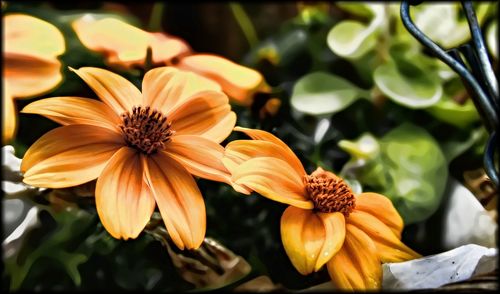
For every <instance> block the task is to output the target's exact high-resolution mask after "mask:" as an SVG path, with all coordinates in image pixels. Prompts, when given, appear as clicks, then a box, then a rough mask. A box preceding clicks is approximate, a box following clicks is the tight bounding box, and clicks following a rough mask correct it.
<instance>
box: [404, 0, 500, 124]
mask: <svg viewBox="0 0 500 294" xmlns="http://www.w3.org/2000/svg"><path fill="white" fill-rule="evenodd" d="M400 12H401V20H402V21H403V25H404V26H405V27H406V29H407V30H408V31H409V32H410V34H412V35H413V36H414V37H415V38H416V39H417V40H418V41H419V42H420V43H422V44H423V45H424V46H426V47H428V48H429V49H431V50H432V52H433V53H434V54H436V55H437V57H438V58H439V59H441V60H442V61H443V62H444V63H446V64H447V65H448V66H449V67H451V68H452V69H453V70H454V71H455V72H457V73H458V74H459V75H460V76H461V77H462V78H463V79H464V81H465V82H466V83H467V84H468V85H469V86H470V88H471V89H472V90H473V92H474V93H475V94H476V95H471V96H475V97H472V98H473V99H474V98H475V102H476V103H475V104H476V105H477V107H479V108H480V112H481V113H483V114H484V116H485V117H484V118H483V119H484V122H485V126H486V129H487V130H488V132H489V133H492V132H493V131H494V130H496V129H497V127H498V114H497V113H496V110H495V107H492V106H493V105H491V103H490V99H489V98H488V96H487V95H486V93H485V92H484V90H483V89H482V87H481V85H480V84H479V83H478V82H477V80H476V79H475V78H474V76H472V75H471V73H470V72H469V71H468V70H467V68H465V67H464V66H462V65H461V64H460V63H459V62H458V61H456V60H455V59H453V57H451V56H450V55H448V54H447V53H446V52H445V51H444V50H443V49H442V48H441V47H439V45H437V44H436V43H434V42H433V41H432V40H431V39H429V38H428V37H427V36H426V35H424V34H423V33H422V31H420V30H419V29H418V28H417V27H416V26H415V25H414V24H413V22H412V21H411V18H410V14H409V3H408V1H407V0H403V1H402V3H401V10H400Z"/></svg>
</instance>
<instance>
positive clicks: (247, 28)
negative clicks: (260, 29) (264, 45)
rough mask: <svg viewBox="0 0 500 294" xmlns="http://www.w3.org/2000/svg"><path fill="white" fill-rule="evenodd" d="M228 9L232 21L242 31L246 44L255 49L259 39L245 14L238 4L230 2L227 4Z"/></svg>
mask: <svg viewBox="0 0 500 294" xmlns="http://www.w3.org/2000/svg"><path fill="white" fill-rule="evenodd" d="M229 7H230V8H231V12H232V13H233V15H234V19H235V20H236V22H238V25H239V26H240V28H241V30H242V31H243V34H244V35H245V38H246V39H247V42H248V44H249V45H250V47H251V48H253V47H255V46H256V45H257V44H258V43H259V39H258V38H257V33H256V32H255V28H254V26H253V24H252V22H251V21H250V18H249V17H248V15H247V13H246V12H245V10H244V9H243V7H242V6H241V4H239V3H235V2H231V3H229Z"/></svg>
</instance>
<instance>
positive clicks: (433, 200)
mask: <svg viewBox="0 0 500 294" xmlns="http://www.w3.org/2000/svg"><path fill="white" fill-rule="evenodd" d="M474 8H475V10H476V14H477V16H478V19H479V22H480V24H481V28H482V30H483V32H484V34H485V35H484V36H485V40H486V43H487V47H488V50H489V53H490V57H491V59H492V64H493V66H494V70H495V71H497V70H498V68H497V65H498V47H497V41H498V37H497V36H498V25H497V9H498V4H497V3H495V2H484V3H480V4H475V6H474ZM2 13H3V16H2V17H3V19H5V16H6V15H9V14H16V13H23V14H27V15H30V16H33V17H37V18H39V19H42V20H44V21H46V22H48V23H50V24H52V25H54V26H55V27H56V28H57V29H58V30H60V32H61V33H62V35H63V36H64V39H65V51H64V53H63V54H62V55H60V56H59V57H58V60H60V62H61V64H62V67H61V73H62V76H63V80H62V82H61V83H60V84H59V85H57V86H56V87H55V88H53V89H52V90H50V92H45V93H41V94H40V95H38V96H37V97H33V98H30V99H23V100H13V101H14V103H15V109H16V110H17V113H16V115H17V119H18V121H17V126H18V127H17V132H16V134H15V135H13V137H12V140H10V141H9V142H4V144H3V145H4V147H3V150H2V153H3V156H2V158H3V162H2V166H3V168H2V173H3V176H2V190H3V191H4V193H5V197H4V198H3V199H2V209H3V211H2V212H3V213H2V215H3V232H4V234H3V239H2V240H3V243H2V248H3V262H4V271H3V274H2V289H3V290H19V289H29V290H63V289H64V290H66V289H67V290H73V289H78V290H136V289H145V290H160V291H174V290H179V291H183V290H193V289H197V290H209V289H227V290H250V291H253V290H264V291H265V290H276V289H281V290H286V289H290V290H299V289H308V288H311V287H314V286H317V285H318V284H322V283H325V282H328V281H329V277H328V273H327V272H326V269H323V270H321V271H319V272H317V273H313V274H311V275H308V276H302V275H300V274H299V273H298V272H297V271H296V270H295V268H294V267H293V266H292V264H291V262H290V260H289V258H288V256H287V255H286V253H285V251H284V249H283V245H282V243H281V239H280V227H279V224H280V217H281V215H282V213H283V211H284V209H285V208H286V206H284V205H280V204H279V203H276V202H273V201H271V200H268V199H265V198H263V197H259V196H257V195H255V194H254V195H251V196H245V195H243V194H239V193H237V192H235V191H234V190H233V188H232V187H231V186H229V185H226V184H222V183H216V182H210V181H208V180H202V179H198V180H197V182H198V185H199V187H200V190H201V192H202V194H203V196H204V198H205V202H206V208H207V234H206V235H207V239H206V240H205V242H204V244H203V245H202V247H201V249H200V250H198V251H196V252H187V251H179V250H177V249H176V248H175V246H172V243H171V241H170V240H169V238H168V234H166V232H165V229H164V228H162V227H161V225H160V223H161V218H160V216H159V214H157V213H155V214H154V215H153V218H152V220H151V222H150V224H149V225H148V226H147V227H146V230H145V231H144V232H143V233H141V235H140V236H139V237H138V238H137V239H134V240H128V241H120V240H116V239H114V238H113V237H111V236H110V235H109V234H108V233H107V232H106V230H105V229H104V228H103V227H102V225H101V223H100V221H99V218H98V216H97V214H96V211H95V204H94V199H93V191H94V188H95V182H90V183H88V184H85V185H82V186H78V187H74V188H68V189H36V188H33V187H30V186H27V185H24V184H23V183H22V175H21V174H20V173H19V167H18V166H19V162H18V161H19V158H22V157H23V155H24V152H25V151H26V150H27V148H29V146H31V145H32V144H33V143H34V142H35V141H36V140H37V139H38V138H39V137H41V136H42V135H43V134H45V133H46V132H47V131H49V130H51V129H53V128H55V127H56V126H57V124H56V123H54V122H52V121H50V120H48V119H45V118H42V117H40V116H37V115H30V114H19V113H18V112H19V110H21V109H22V108H23V107H24V106H26V105H27V104H28V103H30V102H32V101H35V100H37V99H43V98H45V97H56V96H79V97H96V96H95V94H94V93H93V92H92V91H91V90H90V89H89V88H88V87H86V86H85V84H84V82H83V81H81V80H80V79H79V78H78V77H77V76H76V75H75V74H74V73H72V72H71V71H70V70H69V69H68V66H71V67H73V68H79V67H82V66H93V67H102V68H108V69H111V70H113V71H116V72H119V73H120V74H122V75H123V76H125V77H126V78H127V79H129V80H130V81H132V82H133V83H134V84H136V86H138V87H140V82H141V80H142V76H143V74H144V71H145V69H144V67H141V66H131V67H130V68H123V67H122V68H120V67H115V65H114V64H112V63H110V62H108V60H107V57H109V56H110V53H106V52H98V50H97V51H92V50H90V49H89V48H87V47H86V46H85V45H84V44H83V43H85V42H82V40H81V39H80V38H79V36H78V35H77V32H76V31H75V29H74V27H73V23H74V22H75V21H77V20H81V19H82V18H84V19H94V20H100V19H105V18H109V17H111V18H115V19H118V20H120V21H123V22H126V23H128V24H130V25H132V26H135V27H137V28H140V29H142V30H144V31H147V32H163V33H166V34H168V35H169V36H171V37H175V38H179V39H181V40H183V41H184V42H185V43H186V44H188V45H189V48H190V50H192V52H195V53H196V54H198V53H209V54H215V55H218V56H221V57H223V58H225V59H228V60H231V61H233V62H235V63H237V64H240V65H243V66H246V67H248V68H252V69H254V70H256V71H257V72H258V73H260V75H262V78H263V81H264V83H263V84H262V86H260V87H256V88H255V89H252V91H249V93H251V94H249V95H248V97H249V98H248V99H249V100H248V103H237V101H231V103H232V108H233V110H234V111H235V112H236V113H237V116H238V119H237V125H239V126H243V127H249V128H258V129H263V130H267V131H270V132H273V133H274V134H276V135H277V136H278V137H279V138H281V139H282V140H283V141H285V142H286V143H287V144H288V145H289V146H290V148H291V149H292V150H293V151H294V152H295V153H296V154H297V155H298V157H299V158H300V159H301V161H302V163H303V164H304V167H305V168H306V170H307V172H312V171H313V170H314V169H315V168H316V166H322V167H323V168H325V169H328V170H330V171H333V172H335V173H336V174H339V175H340V176H342V177H343V178H345V179H346V180H347V181H348V182H349V184H350V185H351V187H352V188H353V190H354V191H355V193H360V192H362V191H373V192H378V193H381V194H384V195H386V196H387V197H389V198H390V199H391V201H392V202H393V204H394V205H395V207H396V209H397V210H398V212H399V213H400V214H401V216H402V217H403V219H404V221H405V225H406V227H405V229H404V231H403V237H402V239H403V241H404V242H405V244H407V245H408V246H409V247H411V248H412V249H414V250H415V251H417V252H419V253H420V254H422V255H425V256H426V255H432V254H438V253H441V252H444V251H447V250H451V249H454V248H457V247H460V246H462V245H467V244H471V243H472V244H477V245H481V246H484V247H487V248H495V247H497V242H496V230H497V224H496V220H497V216H496V205H497V199H498V195H497V194H498V192H497V190H496V189H495V187H494V186H493V185H492V183H491V181H489V180H488V178H487V177H486V176H485V172H484V169H483V161H482V156H483V152H484V146H485V143H486V140H487V138H488V134H487V131H486V129H485V128H484V126H483V125H482V121H481V118H480V116H479V114H478V112H477V110H476V108H475V107H474V104H473V103H472V100H471V98H470V97H469V95H468V93H467V91H466V89H465V88H464V86H463V84H462V82H461V80H460V78H459V77H458V76H457V75H456V74H455V73H454V72H453V71H452V70H451V69H449V68H448V67H447V66H446V65H444V64H443V63H441V62H440V61H438V60H437V59H435V58H433V57H432V56H431V55H430V54H429V52H427V51H426V50H425V49H424V48H423V47H422V46H421V45H420V44H419V43H418V42H417V41H415V40H414V39H413V38H412V37H411V35H410V34H409V33H408V32H406V30H405V29H404V27H403V26H402V23H401V20H400V19H399V3H396V2H392V3H390V4H381V3H374V4H369V3H361V2H357V3H322V2H311V3H310V2H305V3H297V2H286V3H273V2H269V3H266V2H262V3H250V2H244V3H237V2H234V3H222V2H221V3H217V2H214V3H201V2H200V3H179V2H173V3H168V2H166V3H159V2H158V3H155V2H144V3H140V2H137V3H127V4H122V3H114V2H102V3H94V2H89V3H86V2H71V1H69V2H61V3H55V2H43V1H42V2H14V1H12V2H10V1H7V2H2ZM412 15H413V17H414V19H415V22H416V24H417V26H419V27H420V28H421V29H422V30H423V31H424V32H425V33H427V34H428V35H429V36H430V37H431V38H432V39H433V40H435V41H436V42H438V43H439V44H440V45H442V46H443V47H446V48H449V47H453V46H458V45H459V44H461V43H463V42H465V41H467V40H468V39H469V38H470V36H469V34H468V26H467V22H466V20H465V18H464V16H463V13H462V12H461V7H460V4H459V3H443V4H439V5H436V4H422V5H420V6H418V7H415V8H413V11H412ZM4 41H7V40H4ZM153 50H154V48H153ZM186 50H187V49H186ZM193 54H194V53H193ZM4 58H7V57H6V53H5V51H4ZM147 59H148V57H147V56H146V57H145V60H146V61H147ZM180 60H181V62H182V58H181V59H180ZM150 61H151V60H150ZM177 61H178V60H177V59H176V60H175V61H172V62H173V63H175V62H177ZM147 66H155V64H146V67H147ZM218 78H219V79H217V78H214V81H216V82H220V80H221V78H220V77H218ZM223 88H224V86H223ZM3 95H4V96H2V99H4V101H5V99H7V98H6V97H5V93H4V94H3ZM9 99H10V98H9ZM9 101H10V100H9ZM4 127H5V126H4ZM239 138H244V136H243V135H241V134H237V133H233V134H232V135H231V136H230V137H229V138H228V139H227V140H225V141H224V142H223V143H222V145H225V144H227V142H230V141H232V140H234V139H239ZM5 145H10V146H11V147H10V146H5ZM442 284H443V283H441V284H440V283H436V286H439V285H442ZM313 289H315V288H313ZM316 289H317V288H316Z"/></svg>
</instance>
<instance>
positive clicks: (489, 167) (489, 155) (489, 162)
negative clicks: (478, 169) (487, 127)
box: [483, 132, 498, 187]
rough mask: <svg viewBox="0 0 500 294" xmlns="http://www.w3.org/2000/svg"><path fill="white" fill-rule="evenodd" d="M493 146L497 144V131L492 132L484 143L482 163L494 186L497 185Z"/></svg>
mask: <svg viewBox="0 0 500 294" xmlns="http://www.w3.org/2000/svg"><path fill="white" fill-rule="evenodd" d="M495 146H498V142H497V133H496V132H493V133H492V134H491V136H490V138H489V139H488V143H486V148H485V150H484V158H483V164H484V169H485V171H486V174H487V175H488V177H489V178H490V180H491V181H492V182H493V184H494V185H495V187H498V171H497V170H496V168H495V150H497V149H496V148H495Z"/></svg>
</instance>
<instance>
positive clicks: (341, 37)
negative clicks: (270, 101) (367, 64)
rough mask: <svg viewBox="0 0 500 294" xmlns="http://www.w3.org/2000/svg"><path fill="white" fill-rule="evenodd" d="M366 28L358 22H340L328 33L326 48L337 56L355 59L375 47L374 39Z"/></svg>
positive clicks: (370, 31) (371, 31)
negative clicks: (328, 47)
mask: <svg viewBox="0 0 500 294" xmlns="http://www.w3.org/2000/svg"><path fill="white" fill-rule="evenodd" d="M368 28H369V27H368V26H366V25H364V24H363V23H361V22H358V21H353V20H345V21H342V22H340V23H339V24H337V25H336V26H334V27H333V28H332V29H331V31H330V32H329V33H328V36H327V42H328V46H330V49H332V51H333V52H334V53H335V54H337V55H339V56H342V57H346V58H352V59H357V58H359V57H361V56H363V55H364V54H365V53H366V52H368V51H369V50H371V49H372V48H373V47H375V44H376V43H375V41H376V38H375V36H374V35H373V34H372V33H373V30H369V29H368Z"/></svg>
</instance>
